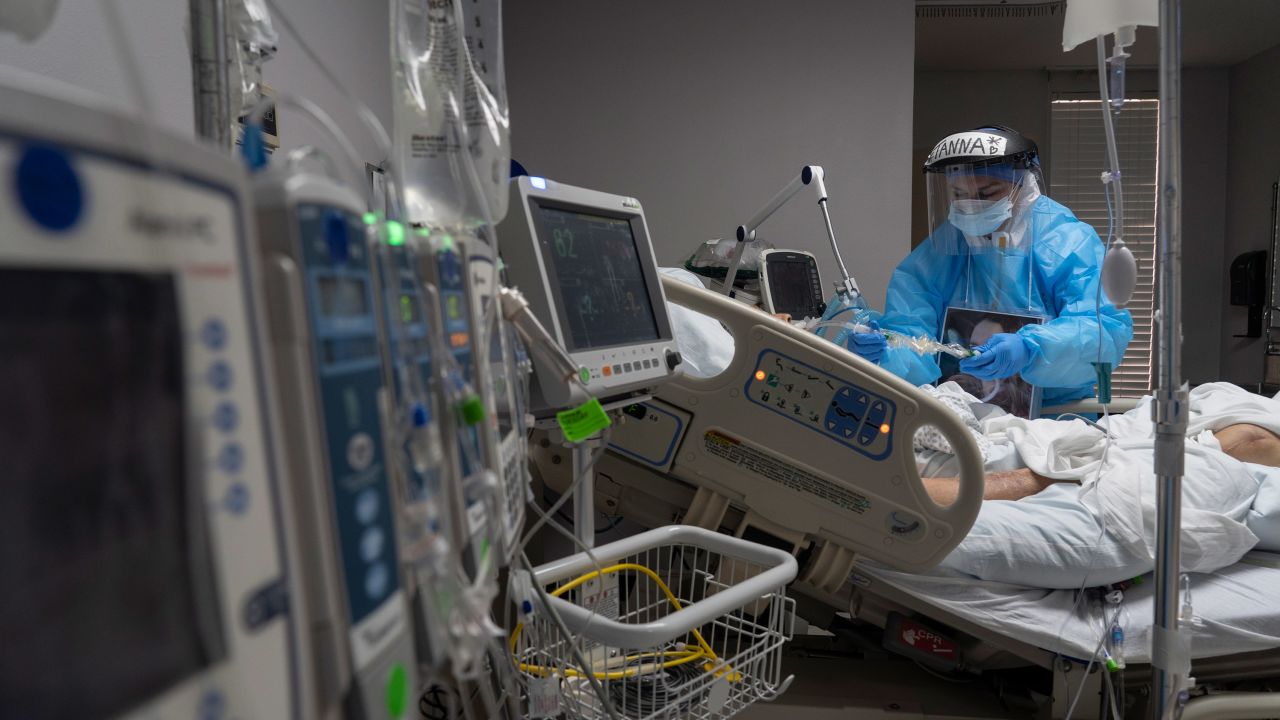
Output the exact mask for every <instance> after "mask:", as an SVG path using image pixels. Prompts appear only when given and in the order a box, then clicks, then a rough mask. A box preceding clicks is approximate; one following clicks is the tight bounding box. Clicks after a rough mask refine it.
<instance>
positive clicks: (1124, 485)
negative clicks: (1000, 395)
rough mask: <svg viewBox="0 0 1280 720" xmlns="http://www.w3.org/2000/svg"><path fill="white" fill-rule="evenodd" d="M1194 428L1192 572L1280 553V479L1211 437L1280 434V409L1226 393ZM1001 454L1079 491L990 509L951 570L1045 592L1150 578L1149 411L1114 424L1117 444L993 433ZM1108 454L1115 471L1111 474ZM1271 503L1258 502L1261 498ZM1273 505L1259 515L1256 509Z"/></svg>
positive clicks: (1224, 387) (1189, 457) (1221, 386)
mask: <svg viewBox="0 0 1280 720" xmlns="http://www.w3.org/2000/svg"><path fill="white" fill-rule="evenodd" d="M1190 404H1191V423H1190V427H1189V429H1188V434H1189V435H1190V436H1191V440H1192V442H1188V444H1187V453H1186V467H1185V471H1184V477H1183V484H1182V493H1183V509H1182V565H1183V569H1184V570H1187V571H1190V572H1212V571H1213V570H1216V569H1219V568H1222V567H1226V566H1227V565H1230V564H1232V563H1235V562H1236V561H1238V560H1239V558H1240V557H1241V556H1243V555H1244V553H1246V552H1248V551H1249V550H1250V549H1252V548H1253V547H1254V546H1255V545H1258V544H1259V543H1258V539H1259V538H1258V535H1256V534H1255V533H1254V531H1253V528H1257V529H1258V531H1259V532H1260V533H1262V535H1263V536H1264V538H1265V540H1266V541H1265V542H1264V543H1262V544H1261V546H1260V547H1261V548H1262V549H1280V548H1277V547H1275V546H1274V545H1273V542H1275V541H1277V540H1278V539H1280V538H1277V537H1276V535H1278V534H1280V533H1277V532H1276V530H1277V526H1280V512H1277V511H1278V510H1280V470H1277V469H1275V468H1266V467H1262V466H1257V465H1249V464H1246V463H1242V462H1239V461H1237V460H1234V459H1232V458H1230V457H1228V456H1227V455H1225V454H1223V453H1222V452H1221V450H1220V448H1219V446H1218V444H1217V441H1216V440H1215V439H1214V438H1213V435H1212V432H1213V431H1214V430H1218V429H1221V428H1223V427H1226V426H1227V425H1232V424H1236V423H1252V424H1256V425H1260V426H1262V427H1266V428H1268V429H1273V430H1275V431H1276V432H1280V402H1277V401H1276V400H1273V399H1269V398H1264V397H1260V396H1257V395H1251V394H1249V393H1247V392H1245V391H1243V390H1241V389H1240V388H1237V387H1235V386H1233V385H1228V384H1225V383H1215V384H1211V385H1204V386H1201V387H1198V388H1196V389H1195V390H1194V391H1192V393H1191V396H1190ZM982 425H983V433H984V435H985V436H986V437H987V438H988V439H989V440H990V441H991V443H992V445H993V446H994V447H1001V446H1007V447H1012V448H1013V449H1014V450H1015V451H1016V453H1017V456H1018V459H1019V460H1020V461H1021V462H1022V463H1023V464H1024V465H1025V466H1026V467H1029V468H1031V469H1032V470H1034V471H1035V472H1036V473H1038V474H1040V475H1044V476H1046V477H1051V478H1058V479H1063V480H1072V481H1079V482H1080V485H1079V487H1076V486H1071V485H1061V486H1054V487H1053V488H1050V489H1049V490H1046V491H1044V492H1042V493H1039V494H1037V495H1034V496H1032V497H1029V498H1024V499H1023V500H1020V501H1017V502H1003V501H990V502H987V503H984V504H983V508H982V511H981V512H980V514H979V518H978V521H977V522H976V523H975V525H974V528H973V530H972V531H971V532H970V534H969V536H968V537H966V538H965V540H964V541H963V542H962V543H961V545H960V546H959V547H958V548H957V549H956V550H955V551H954V552H953V553H952V554H951V556H950V557H948V558H947V559H946V560H945V561H944V565H945V566H946V567H949V568H952V569H955V570H960V571H963V572H966V573H968V574H971V575H975V576H977V577H980V578H982V579H984V580H993V581H998V582H1010V583H1017V584H1020V585H1031V586H1035V587H1051V588H1052V587H1056V588H1070V587H1078V586H1080V585H1081V584H1089V585H1102V584H1107V583H1110V582H1116V581H1119V580H1123V579H1127V578H1131V577H1134V576H1136V575H1140V574H1143V573H1146V572H1149V571H1150V570H1151V569H1152V567H1153V566H1154V560H1155V531H1156V526H1155V518H1156V484H1155V475H1154V471H1153V469H1152V460H1153V454H1154V453H1153V446H1154V439H1153V433H1152V425H1151V421H1150V407H1149V406H1148V404H1147V403H1145V402H1144V403H1143V404H1142V405H1140V406H1139V407H1138V408H1136V409H1135V410H1132V411H1130V412H1128V413H1126V414H1125V415H1123V416H1116V417H1112V418H1110V425H1109V426H1110V427H1111V428H1112V431H1113V433H1114V434H1115V435H1116V439H1115V440H1114V441H1113V442H1112V443H1111V444H1110V447H1108V444H1107V442H1106V439H1105V436H1104V434H1103V433H1102V432H1101V431H1099V430H1097V429H1096V428H1093V427H1090V426H1089V425H1087V424H1086V423H1084V422H1082V421H1079V420H1068V421H1057V420H1025V419H1022V418H1018V417H1014V416H1011V415H1004V416H999V417H993V418H988V419H987V420H985V421H983V423H982ZM1104 454H1105V462H1104ZM1260 486H1261V487H1262V488H1263V492H1262V493H1260V492H1259V487H1260ZM1259 498H1261V499H1263V500H1265V501H1267V506H1266V507H1263V508H1259V504H1258V503H1257V502H1256V499H1259Z"/></svg>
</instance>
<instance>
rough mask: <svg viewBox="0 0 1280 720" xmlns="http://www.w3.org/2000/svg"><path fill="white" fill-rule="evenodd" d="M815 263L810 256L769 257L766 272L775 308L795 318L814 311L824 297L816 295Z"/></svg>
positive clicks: (798, 318) (799, 318)
mask: <svg viewBox="0 0 1280 720" xmlns="http://www.w3.org/2000/svg"><path fill="white" fill-rule="evenodd" d="M812 267H813V266H812V261H811V260H810V259H809V258H802V259H797V260H791V259H787V260H775V259H772V258H770V259H769V260H768V266H767V270H766V273H767V275H768V280H769V297H770V298H771V299H772V300H773V311H774V312H776V313H787V314H789V315H791V316H792V317H793V318H794V319H796V320H801V319H803V318H804V317H806V316H807V315H811V314H813V311H814V308H815V307H817V306H818V305H820V304H821V303H822V298H821V297H815V296H814V290H813V270H812Z"/></svg>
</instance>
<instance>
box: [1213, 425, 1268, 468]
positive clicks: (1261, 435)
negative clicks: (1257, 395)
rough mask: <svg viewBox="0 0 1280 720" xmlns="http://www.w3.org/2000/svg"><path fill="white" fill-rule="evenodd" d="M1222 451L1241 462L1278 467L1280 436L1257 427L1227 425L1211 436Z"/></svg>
mask: <svg viewBox="0 0 1280 720" xmlns="http://www.w3.org/2000/svg"><path fill="white" fill-rule="evenodd" d="M1213 436H1214V437H1215V438H1217V439H1218V444H1220V445H1222V451H1223V452H1224V453H1226V454H1228V455H1230V456H1231V457H1233V458H1235V459H1237V460H1239V461H1241V462H1249V463H1256V464H1258V465H1270V466H1271V467H1280V436H1277V435H1276V434H1275V433H1273V432H1271V431H1270V430H1267V429H1266V428H1263V427H1259V426H1257V425H1246V424H1240V425H1228V426H1227V427H1224V428H1222V429H1221V430H1219V431H1217V432H1215V433H1214V434H1213Z"/></svg>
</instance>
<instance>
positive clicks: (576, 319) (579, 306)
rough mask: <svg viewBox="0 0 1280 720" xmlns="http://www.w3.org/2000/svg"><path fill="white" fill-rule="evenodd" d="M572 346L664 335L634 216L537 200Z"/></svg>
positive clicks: (596, 345)
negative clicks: (634, 223)
mask: <svg viewBox="0 0 1280 720" xmlns="http://www.w3.org/2000/svg"><path fill="white" fill-rule="evenodd" d="M534 207H535V211H536V213H537V214H538V221H539V224H540V225H541V227H540V230H539V232H540V238H539V240H540V242H541V244H542V246H543V256H544V257H549V258H550V260H551V268H550V269H551V270H552V271H553V273H554V274H553V275H552V289H553V291H554V292H556V293H557V294H558V295H559V299H560V304H561V316H560V318H561V322H562V323H565V324H566V325H567V330H568V336H567V337H566V338H565V341H566V343H567V344H568V345H569V349H570V350H586V349H591V348H604V347H612V346H616V345H630V344H634V343H643V342H647V341H653V340H658V339H659V337H660V336H659V330H658V321H657V318H656V317H655V315H654V310H653V305H652V303H651V302H650V299H649V287H648V284H647V283H646V282H645V273H644V265H643V264H642V262H641V258H640V250H639V248H638V246H637V243H636V236H635V232H634V230H633V228H632V225H631V220H630V219H628V218H625V217H607V216H604V215H596V214H591V213H586V212H579V211H576V210H565V209H561V208H557V207H548V206H544V205H540V204H537V203H535V204H534Z"/></svg>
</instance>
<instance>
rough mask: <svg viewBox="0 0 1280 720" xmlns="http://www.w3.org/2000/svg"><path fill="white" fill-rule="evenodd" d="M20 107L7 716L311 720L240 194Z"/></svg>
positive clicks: (85, 106)
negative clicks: (291, 610)
mask: <svg viewBox="0 0 1280 720" xmlns="http://www.w3.org/2000/svg"><path fill="white" fill-rule="evenodd" d="M25 87H26V83H25V81H23V80H19V79H11V76H8V75H6V78H5V79H4V80H2V81H0V107H2V108H4V112H3V113H2V114H0V168H3V172H0V238H3V242H0V405H2V406H3V407H4V413H3V414H2V415H0V457H3V458H4V464H5V478H4V482H3V483H0V577H3V578H4V585H5V588H6V589H5V592H3V593H0V638H3V640H0V706H3V709H2V710H0V714H3V715H5V716H6V717H22V718H45V717H113V718H130V717H149V718H150V717H175V718H177V717H181V718H193V717H260V718H261V717H278V718H286V717H309V716H311V715H310V711H309V710H308V709H307V707H306V706H304V705H302V704H301V703H303V702H304V700H303V699H304V698H305V692H304V691H303V690H301V689H300V684H301V683H302V682H303V680H302V673H301V672H300V671H299V662H298V660H299V657H300V656H302V655H303V654H304V653H305V649H301V648H300V645H299V644H301V645H303V646H305V638H303V637H301V636H300V634H299V629H298V627H297V626H296V625H295V624H294V623H293V621H292V619H291V617H290V615H289V608H288V605H289V600H288V598H289V596H290V592H289V591H288V589H287V588H286V579H287V578H288V577H289V574H290V562H289V559H288V557H289V556H288V554H287V552H286V548H287V547H288V545H287V541H286V537H285V528H286V527H288V522H287V521H286V519H285V518H284V517H283V513H284V512H285V510H286V509H287V508H286V507H285V506H284V505H283V504H282V503H281V502H280V498H279V497H278V495H277V483H278V482H279V480H280V477H281V471H280V467H279V466H278V465H277V463H276V458H277V457H278V456H277V455H276V452H275V451H276V443H277V441H278V438H277V436H276V434H275V432H274V430H273V428H274V427H275V423H274V412H273V410H272V403H271V402H269V395H268V393H267V390H266V387H267V386H266V381H267V372H268V368H267V367H266V366H265V363H264V359H263V356H262V355H261V354H260V352H259V351H260V348H261V347H262V341H261V337H260V335H259V332H260V329H261V323H260V320H259V308H258V307H257V306H256V304H255V299H254V298H255V296H254V293H253V292H252V288H253V286H254V284H255V283H256V280H257V277H256V276H257V267H256V265H255V263H254V256H253V253H252V242H253V241H252V231H251V228H250V226H249V225H248V220H249V213H248V212H247V208H248V207H249V203H248V199H247V198H248V195H247V191H246V183H245V179H244V175H243V173H242V171H241V170H240V168H239V167H238V166H237V163H236V162H235V161H233V160H232V159H231V158H230V157H227V156H225V155H223V154H222V153H219V152H217V151H214V150H211V149H208V148H205V147H203V146H201V145H198V144H196V143H193V142H191V141H189V140H180V139H177V138H174V137H170V136H168V135H164V134H161V133H158V132H157V131H156V130H155V129H154V128H151V127H146V126H144V124H142V123H140V122H138V121H135V120H132V119H128V118H125V117H122V116H119V115H116V114H114V112H112V111H107V110H104V109H101V108H100V107H98V106H97V105H96V104H95V103H94V102H93V101H90V100H84V99H78V98H73V97H71V96H67V97H58V98H55V97H52V96H49V95H46V94H44V93H45V92H46V91H45V90H43V88H46V87H47V82H45V81H42V82H41V83H40V85H39V86H38V87H40V88H42V89H41V90H40V91H35V90H32V89H24V88H25ZM32 87H37V86H34V85H33V86H32Z"/></svg>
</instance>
